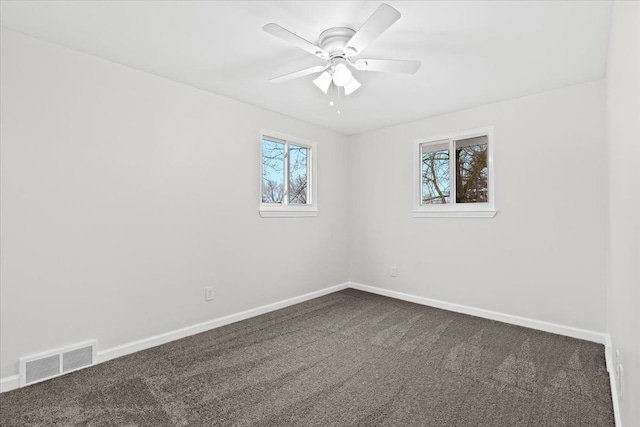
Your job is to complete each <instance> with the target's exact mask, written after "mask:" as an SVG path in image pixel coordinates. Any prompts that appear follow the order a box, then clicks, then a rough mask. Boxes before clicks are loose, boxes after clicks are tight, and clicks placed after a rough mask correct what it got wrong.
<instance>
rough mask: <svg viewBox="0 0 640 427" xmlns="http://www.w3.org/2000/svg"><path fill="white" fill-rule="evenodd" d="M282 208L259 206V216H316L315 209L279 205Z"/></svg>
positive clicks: (316, 211)
mask: <svg viewBox="0 0 640 427" xmlns="http://www.w3.org/2000/svg"><path fill="white" fill-rule="evenodd" d="M281 207H282V208H284V209H276V208H265V207H263V208H260V212H259V213H260V216H261V217H262V218H302V217H310V216H318V210H317V209H304V210H303V209H300V210H291V209H290V206H281Z"/></svg>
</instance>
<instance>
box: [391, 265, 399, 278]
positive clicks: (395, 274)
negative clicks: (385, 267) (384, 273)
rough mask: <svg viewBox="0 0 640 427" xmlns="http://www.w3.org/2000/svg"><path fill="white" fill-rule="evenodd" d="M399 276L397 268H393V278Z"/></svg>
mask: <svg viewBox="0 0 640 427" xmlns="http://www.w3.org/2000/svg"><path fill="white" fill-rule="evenodd" d="M397 276H398V269H397V268H396V267H391V277H397Z"/></svg>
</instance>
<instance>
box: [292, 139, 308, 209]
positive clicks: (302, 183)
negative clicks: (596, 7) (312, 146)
mask: <svg viewBox="0 0 640 427" xmlns="http://www.w3.org/2000/svg"><path fill="white" fill-rule="evenodd" d="M308 159H309V149H308V148H306V147H298V146H297V145H293V144H291V145H289V203H291V204H302V205H304V204H307V203H309V202H308V200H309V197H308V188H307V172H308V167H307V161H308Z"/></svg>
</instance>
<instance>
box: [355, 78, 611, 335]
mask: <svg viewBox="0 0 640 427" xmlns="http://www.w3.org/2000/svg"><path fill="white" fill-rule="evenodd" d="M604 89H605V87H604V81H602V80H600V81H595V82H591V83H586V84H581V85H577V86H572V87H569V88H565V89H560V90H555V91H551V92H545V93H541V94H537V95H533V96H528V97H524V98H519V99H515V100H511V101H506V102H501V103H497V104H491V105H487V106H483V107H479V108H474V109H471V110H466V111H462V112H458V113H453V114H448V115H444V116H439V117H435V118H430V119H426V120H421V121H417V122H412V123H408V124H404V125H400V126H395V127H391V128H387V129H382V130H379V131H375V132H371V133H367V134H361V135H357V136H353V137H351V138H350V141H349V158H350V163H349V170H350V172H349V173H350V175H349V185H350V205H349V206H350V213H349V215H350V222H349V230H350V231H349V232H350V239H349V242H350V279H351V280H352V281H354V282H360V283H363V284H366V285H372V286H376V287H381V288H385V289H390V290H394V291H400V292H405V293H408V294H413V295H417V296H421V297H427V298H433V299H438V300H442V301H446V302H452V303H458V304H464V305H468V306H472V307H476V308H482V309H486V310H493V311H497V312H501V313H506V314H513V315H517V316H522V317H527V318H531V319H536V320H541V321H546V322H553V323H558V324H561V325H565V326H572V327H577V328H583V329H588V330H592V331H597V332H604V331H605V304H604V299H605V211H606V206H605V203H606V189H605V174H606V158H605V154H606V144H605V140H606V136H605V133H606V131H605V122H604V120H605V110H604V108H605V107H604V100H605V92H604ZM489 125H493V126H494V161H495V193H496V194H495V200H496V207H497V209H498V211H499V212H498V214H497V215H496V217H495V218H492V219H475V218H472V219H468V218H414V217H413V216H412V215H411V209H412V203H413V201H412V194H413V193H412V192H413V182H412V179H413V163H412V162H413V159H412V153H413V151H412V149H413V146H412V144H413V141H414V140H415V139H416V138H421V137H428V136H432V135H439V134H443V133H448V132H456V131H462V130H466V129H473V128H478V127H482V126H489ZM391 266H397V271H398V276H397V277H396V278H392V277H390V274H389V273H390V267H391Z"/></svg>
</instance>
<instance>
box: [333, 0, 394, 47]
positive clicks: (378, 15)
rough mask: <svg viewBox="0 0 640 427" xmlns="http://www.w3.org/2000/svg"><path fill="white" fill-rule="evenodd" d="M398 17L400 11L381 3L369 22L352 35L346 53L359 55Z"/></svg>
mask: <svg viewBox="0 0 640 427" xmlns="http://www.w3.org/2000/svg"><path fill="white" fill-rule="evenodd" d="M398 19H400V12H398V11H397V10H395V9H394V8H392V7H391V6H389V5H388V4H381V5H380V6H379V7H378V8H377V9H376V11H375V12H373V15H371V16H370V17H369V19H367V22H365V23H364V25H363V26H362V27H360V29H359V30H358V32H356V33H355V34H354V35H353V37H351V40H349V41H348V42H347V44H346V45H345V47H344V53H345V54H346V55H347V56H354V55H358V54H359V53H360V52H362V51H363V50H364V49H365V48H366V47H367V46H369V43H371V42H372V41H373V40H375V39H376V38H378V36H379V35H380V34H382V33H384V32H385V31H386V30H387V29H388V28H389V27H390V26H391V25H392V24H393V23H394V22H396V21H397V20H398Z"/></svg>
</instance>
